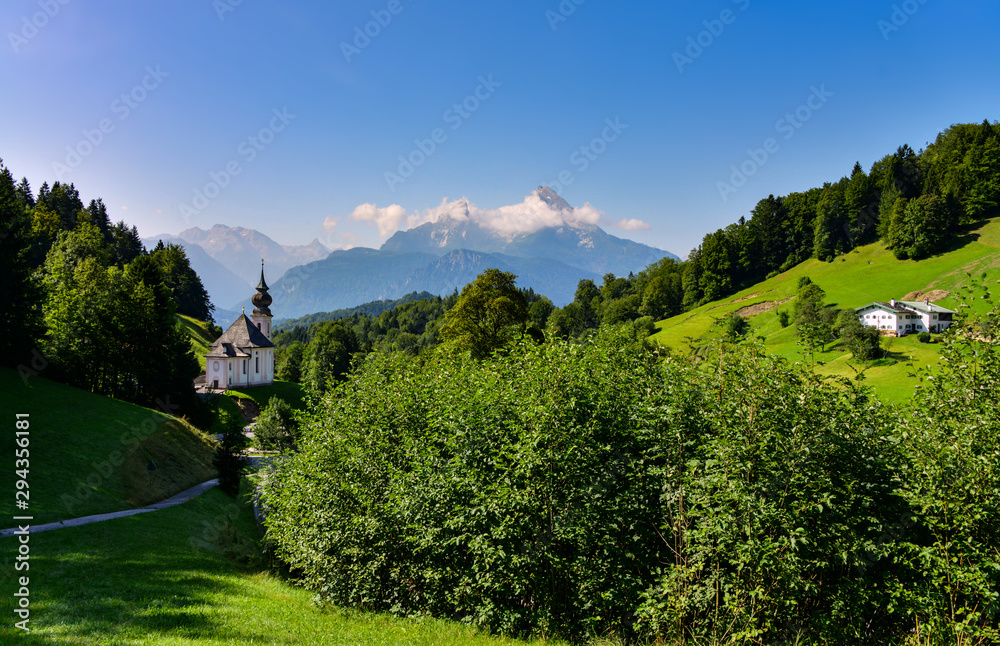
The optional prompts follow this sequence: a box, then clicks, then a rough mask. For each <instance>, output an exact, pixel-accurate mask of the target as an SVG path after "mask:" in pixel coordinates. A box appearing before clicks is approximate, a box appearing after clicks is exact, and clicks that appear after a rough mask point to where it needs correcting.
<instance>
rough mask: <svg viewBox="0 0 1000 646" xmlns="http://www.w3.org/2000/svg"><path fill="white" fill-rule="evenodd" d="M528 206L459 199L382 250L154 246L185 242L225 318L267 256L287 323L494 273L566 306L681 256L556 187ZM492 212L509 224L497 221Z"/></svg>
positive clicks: (194, 243) (247, 240)
mask: <svg viewBox="0 0 1000 646" xmlns="http://www.w3.org/2000/svg"><path fill="white" fill-rule="evenodd" d="M536 197H537V199H535V198H536ZM520 206H523V207H524V210H523V211H517V209H518V208H520V207H519V206H515V207H504V208H502V209H500V210H497V211H491V212H484V211H481V210H478V209H476V208H475V207H474V206H472V205H470V204H469V202H468V201H467V200H459V201H458V202H455V203H452V204H450V205H449V208H450V210H449V212H448V213H447V214H446V215H444V216H442V217H440V218H438V219H437V220H435V221H433V222H428V223H425V224H422V225H420V226H417V227H414V228H412V229H409V230H406V231H398V232H396V233H395V234H394V235H393V236H391V237H390V238H389V239H388V240H387V241H386V242H385V244H383V245H382V247H381V248H380V249H369V248H362V247H357V248H353V249H348V250H337V251H333V252H330V251H329V250H328V249H327V248H326V247H324V246H323V245H322V244H320V243H319V241H318V240H313V241H312V242H311V243H310V244H308V245H299V246H294V245H281V244H278V243H277V242H275V241H274V240H272V239H271V238H269V237H268V236H266V235H264V234H262V233H260V232H259V231H255V230H253V229H246V228H243V227H229V226H225V225H222V224H216V225H215V226H213V227H212V228H211V229H208V230H204V229H200V228H197V227H194V228H190V229H186V230H184V231H182V232H181V233H180V234H178V235H177V236H153V237H152V238H147V239H146V244H147V246H152V245H154V244H156V240H157V239H160V238H162V239H163V240H164V242H177V243H179V244H183V245H184V247H185V249H187V250H188V256H189V257H190V258H191V259H192V266H194V268H195V271H196V272H198V274H199V276H201V277H202V281H203V282H204V283H205V286H206V289H208V291H209V295H210V296H211V298H212V302H213V304H215V306H216V312H217V318H220V319H222V320H223V322H225V321H227V320H229V318H231V316H230V315H231V314H232V313H233V312H236V313H238V312H239V311H240V309H241V306H244V305H246V304H247V303H248V302H249V299H250V296H251V295H252V293H253V286H254V285H256V284H257V280H258V279H259V277H260V259H261V258H263V259H264V261H265V266H264V269H265V273H266V276H267V277H268V282H269V284H270V286H271V292H270V293H271V296H272V297H273V298H274V307H273V308H272V309H273V310H274V313H275V316H277V317H279V318H297V317H303V316H307V315H310V314H314V313H318V312H330V311H334V310H340V309H346V308H351V307H355V306H357V305H359V304H361V303H368V302H371V301H380V300H395V299H398V298H400V297H402V296H403V295H405V294H407V293H411V292H428V293H430V294H433V295H438V296H443V295H445V294H448V293H451V292H453V291H454V290H456V289H457V290H461V289H462V288H463V287H464V286H465V285H467V284H468V283H470V282H472V281H473V280H474V279H475V278H476V276H478V275H479V274H480V273H482V272H483V271H485V270H486V269H489V268H492V267H495V268H497V269H501V270H503V271H509V272H512V273H514V274H516V275H517V276H518V285H520V286H521V287H531V288H533V289H534V290H535V291H536V292H538V293H540V294H544V295H545V296H548V297H549V298H551V299H552V301H553V302H554V303H555V304H556V305H560V306H561V305H564V304H566V303H568V302H570V301H572V300H573V296H574V293H575V291H576V287H577V284H578V283H579V281H580V280H582V279H585V278H587V279H591V280H594V281H595V282H600V281H601V280H602V277H603V276H604V275H605V274H607V273H613V274H615V275H619V276H626V275H628V274H629V273H630V272H638V271H641V270H642V269H644V268H645V267H647V266H648V265H650V264H651V263H654V262H656V261H657V260H660V259H661V258H663V257H666V256H670V257H674V258H676V256H674V255H673V254H671V253H669V252H666V251H663V250H661V249H656V248H654V247H650V246H648V245H644V244H641V243H638V242H634V241H632V240H625V239H622V238H617V237H615V236H613V235H610V234H608V233H606V232H605V231H604V230H603V229H601V227H599V226H598V225H596V224H593V223H592V222H590V221H588V219H589V220H596V219H597V216H598V214H597V212H596V211H593V210H590V211H587V210H586V209H584V211H579V210H576V209H574V208H573V207H572V206H571V205H570V204H569V203H568V202H566V200H564V199H563V198H562V197H560V196H559V195H558V194H557V193H556V192H555V191H553V190H552V189H550V188H548V187H538V189H537V190H535V191H534V192H533V195H532V196H529V198H528V199H526V201H525V204H524V205H520ZM587 208H589V206H588V207H587ZM515 211H516V212H515ZM584 212H585V216H584ZM484 213H487V214H488V215H487V216H484ZM508 215H512V217H529V218H536V219H534V220H528V224H527V225H525V226H522V225H523V224H524V221H523V220H520V221H517V222H516V224H517V225H518V226H515V227H513V230H514V232H513V233H512V232H510V231H504V230H503V229H502V225H504V224H505V223H504V222H503V221H502V220H503V218H505V217H507V216H508ZM493 216H499V217H500V220H501V222H499V224H498V223H497V222H495V221H491V220H489V217H493ZM508 224H509V223H508ZM518 227H520V228H518Z"/></svg>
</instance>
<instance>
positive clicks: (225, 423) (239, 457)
mask: <svg viewBox="0 0 1000 646" xmlns="http://www.w3.org/2000/svg"><path fill="white" fill-rule="evenodd" d="M218 416H219V420H218V422H217V427H221V429H222V440H221V441H220V442H219V443H218V445H217V446H216V447H215V456H214V457H213V459H212V464H213V465H214V466H215V468H216V470H218V472H219V488H220V489H222V490H223V491H225V492H226V493H228V494H229V495H231V496H235V495H236V494H237V493H239V490H240V477H241V476H242V475H243V470H244V468H245V466H246V458H244V457H243V449H244V448H246V444H247V442H246V437H244V435H243V419H242V417H240V416H239V415H237V414H233V413H232V412H231V411H230V410H229V409H226V408H219V409H218Z"/></svg>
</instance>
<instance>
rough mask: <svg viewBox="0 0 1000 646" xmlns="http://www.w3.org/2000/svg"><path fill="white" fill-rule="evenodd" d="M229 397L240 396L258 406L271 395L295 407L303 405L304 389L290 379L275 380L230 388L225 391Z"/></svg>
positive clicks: (262, 405)
mask: <svg viewBox="0 0 1000 646" xmlns="http://www.w3.org/2000/svg"><path fill="white" fill-rule="evenodd" d="M225 394H226V395H227V396H230V397H242V398H245V399H249V400H251V401H253V402H254V403H256V404H257V406H258V407H259V408H264V407H265V406H267V402H268V401H269V400H270V399H271V398H272V397H277V398H279V399H283V400H285V402H286V403H287V404H288V405H289V406H291V407H292V408H295V409H302V408H304V407H305V396H306V391H305V389H304V388H303V387H302V386H301V385H300V384H296V383H293V382H291V381H275V382H274V383H273V384H271V385H269V386H251V387H249V388H230V389H229V390H227V391H226V393H225Z"/></svg>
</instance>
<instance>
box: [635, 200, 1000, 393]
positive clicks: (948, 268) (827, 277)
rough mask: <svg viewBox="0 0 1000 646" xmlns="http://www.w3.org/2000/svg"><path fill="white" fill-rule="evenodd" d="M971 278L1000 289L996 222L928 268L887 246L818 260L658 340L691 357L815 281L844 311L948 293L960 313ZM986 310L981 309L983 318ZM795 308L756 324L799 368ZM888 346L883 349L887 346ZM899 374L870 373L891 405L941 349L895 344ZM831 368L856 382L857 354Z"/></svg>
mask: <svg viewBox="0 0 1000 646" xmlns="http://www.w3.org/2000/svg"><path fill="white" fill-rule="evenodd" d="M967 274H972V276H973V277H975V278H976V279H979V278H980V276H982V275H985V279H986V281H987V283H988V284H990V285H996V284H997V282H1000V219H993V220H990V221H988V222H986V223H985V224H984V225H983V226H981V227H978V228H976V229H975V230H973V231H970V232H969V233H968V234H966V235H964V236H963V237H962V238H961V239H960V240H959V241H958V243H957V244H956V245H955V248H954V249H953V250H951V251H949V252H947V253H943V254H941V255H938V256H934V257H932V258H927V259H925V260H921V261H913V260H896V258H895V257H894V256H893V254H892V252H891V251H889V250H887V249H886V248H885V246H884V245H883V244H882V243H875V244H870V245H867V246H864V247H859V248H858V249H856V250H854V251H852V252H851V253H848V254H846V255H843V256H840V257H838V258H836V259H835V260H834V261H833V262H821V261H819V260H816V259H813V260H808V261H806V262H803V263H801V264H799V265H797V266H795V267H793V268H792V269H790V270H788V271H786V272H784V273H783V274H780V275H778V276H775V277H774V278H771V279H769V280H766V281H763V282H761V283H758V284H756V285H754V286H753V287H749V288H747V289H745V290H743V291H741V292H739V293H737V294H734V295H733V296H729V297H727V298H724V299H721V300H719V301H713V302H711V303H706V304H704V305H702V306H701V307H698V308H696V309H694V310H692V311H689V312H686V313H684V314H681V315H679V316H675V317H673V318H670V319H667V320H665V321H660V322H659V323H658V324H657V327H658V332H657V333H656V334H655V335H653V337H652V338H653V339H654V340H656V341H658V342H659V343H661V344H663V345H665V346H668V347H671V348H674V349H678V350H681V351H686V350H687V349H688V343H689V341H688V337H690V338H691V339H694V340H706V339H711V338H717V337H718V336H719V329H718V327H714V326H713V324H714V322H715V321H716V320H718V319H722V318H724V317H726V316H727V315H729V314H730V313H732V312H735V311H737V310H739V309H741V308H743V307H747V306H750V305H755V304H759V303H764V302H777V301H783V300H786V299H791V298H792V297H793V296H794V295H795V292H796V291H797V289H798V281H799V278H801V277H803V276H808V277H809V278H811V279H812V280H813V282H815V283H816V284H818V285H819V286H820V287H822V288H823V290H824V291H825V292H826V301H827V303H829V304H833V305H836V306H837V307H839V308H842V309H847V308H854V307H860V306H861V305H866V304H868V303H870V302H872V301H888V300H889V299H891V298H901V297H902V296H904V295H906V294H907V293H909V292H912V291H915V290H922V291H929V290H932V289H943V290H947V291H949V292H951V296H949V298H946V299H944V300H942V301H939V302H940V304H941V305H943V306H945V307H949V308H952V309H954V308H955V307H956V306H957V305H958V299H957V298H956V296H957V291H958V290H959V288H961V287H962V286H964V285H968V284H969V283H970V282H971V281H970V279H969V277H968V276H967ZM985 306H986V304H985V303H984V302H981V301H980V302H976V303H975V307H976V309H977V310H979V311H982V310H983V309H984V308H985ZM791 309H792V302H791V301H788V302H786V303H785V304H784V305H780V306H779V307H778V309H773V310H771V311H769V312H765V313H763V314H759V315H757V316H754V317H753V318H751V319H750V326H751V329H750V334H752V335H755V336H761V337H763V338H764V342H765V344H766V345H767V347H768V348H769V350H770V351H772V352H774V353H775V354H779V355H781V356H784V357H787V358H789V359H790V360H793V361H805V359H804V357H803V354H802V352H801V350H800V348H799V347H798V346H797V345H796V337H795V331H794V327H792V326H789V327H787V328H782V327H781V326H780V324H779V323H778V316H777V312H778V311H779V310H785V311H788V312H789V313H791ZM884 344H885V341H883V345H884ZM891 352H892V358H894V359H896V363H895V364H894V365H891V366H878V367H871V368H868V369H867V370H866V371H865V377H866V383H867V384H868V385H870V386H873V387H874V388H875V391H876V393H877V394H878V395H879V396H880V397H882V398H883V399H885V400H886V401H894V402H904V401H906V400H907V399H909V397H910V396H911V395H912V393H913V386H914V385H915V384H916V380H915V379H913V378H911V377H909V375H910V374H912V373H913V372H914V370H915V368H917V367H920V366H926V365H931V364H933V363H935V362H936V360H937V356H938V353H937V350H936V346H935V345H933V344H931V345H925V344H920V343H918V342H917V340H916V335H913V336H910V337H904V338H902V339H896V340H894V341H893V342H892V347H891ZM816 360H817V361H819V362H822V364H823V365H818V366H817V372H821V373H823V374H829V375H838V376H845V377H853V376H854V375H855V374H856V373H855V371H854V370H852V369H851V366H850V365H849V362H850V363H853V361H851V359H850V353H848V352H847V351H846V350H844V349H843V348H841V347H840V346H839V345H837V344H832V343H831V344H830V345H829V346H828V348H827V351H826V352H824V353H820V354H818V355H817V356H816Z"/></svg>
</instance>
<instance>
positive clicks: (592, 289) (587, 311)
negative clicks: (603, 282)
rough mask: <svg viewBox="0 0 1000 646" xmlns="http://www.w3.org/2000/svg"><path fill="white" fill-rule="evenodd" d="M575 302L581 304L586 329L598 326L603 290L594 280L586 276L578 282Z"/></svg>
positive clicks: (574, 296) (574, 297)
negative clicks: (598, 287)
mask: <svg viewBox="0 0 1000 646" xmlns="http://www.w3.org/2000/svg"><path fill="white" fill-rule="evenodd" d="M573 302H574V303H576V304H577V305H579V306H580V314H581V316H582V317H583V319H582V320H583V327H584V328H585V329H593V328H596V327H597V325H598V322H599V320H598V316H597V313H598V310H599V309H600V308H601V292H600V290H599V289H597V285H595V284H594V281H592V280H590V279H589V278H585V279H584V280H581V281H580V282H579V283H577V285H576V293H575V294H574V295H573Z"/></svg>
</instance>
